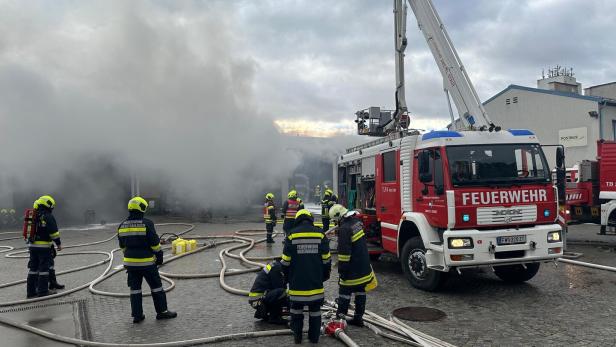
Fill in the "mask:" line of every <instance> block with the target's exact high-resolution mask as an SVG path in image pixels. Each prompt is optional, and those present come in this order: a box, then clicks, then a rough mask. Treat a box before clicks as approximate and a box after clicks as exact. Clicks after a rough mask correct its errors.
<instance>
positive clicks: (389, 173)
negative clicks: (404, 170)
mask: <svg viewBox="0 0 616 347" xmlns="http://www.w3.org/2000/svg"><path fill="white" fill-rule="evenodd" d="M383 182H396V151H390V152H387V153H383Z"/></svg>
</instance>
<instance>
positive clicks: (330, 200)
mask: <svg viewBox="0 0 616 347" xmlns="http://www.w3.org/2000/svg"><path fill="white" fill-rule="evenodd" d="M337 203H338V197H337V196H336V194H332V195H326V196H324V197H323V200H321V217H323V218H325V219H329V209H330V208H332V206H334V205H335V204H337Z"/></svg>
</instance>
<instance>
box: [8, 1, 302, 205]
mask: <svg viewBox="0 0 616 347" xmlns="http://www.w3.org/2000/svg"><path fill="white" fill-rule="evenodd" d="M61 4H63V5H58V4H57V3H56V2H50V3H38V2H27V3H24V2H9V3H4V4H0V9H1V10H0V178H2V177H1V176H4V182H5V185H4V186H2V185H1V184H2V181H1V180H0V189H1V190H4V191H5V193H6V192H7V191H8V190H11V189H12V190H17V191H26V192H32V194H38V193H42V192H49V193H53V194H56V197H57V198H58V200H60V201H61V202H62V203H63V206H64V209H66V210H74V211H76V213H82V211H84V210H85V209H87V208H94V209H97V211H98V210H100V209H101V208H103V206H107V207H111V206H114V208H115V206H118V209H122V208H124V204H125V197H126V194H127V193H129V191H127V189H129V186H128V182H129V181H128V178H129V177H130V173H131V172H137V173H138V174H139V176H140V177H141V179H142V180H144V179H148V178H150V179H151V178H155V179H156V180H158V182H164V183H165V184H168V185H169V186H171V187H172V188H173V190H174V191H175V192H177V193H178V194H179V195H180V196H182V197H183V198H184V200H185V201H186V200H188V201H190V202H192V203H195V204H198V205H199V206H201V207H205V208H210V207H213V206H217V207H225V206H233V205H236V204H237V203H239V202H242V201H245V200H246V197H248V196H251V195H255V194H260V193H261V192H262V190H263V189H265V188H266V187H272V186H276V185H277V184H278V182H279V181H280V180H281V179H284V178H286V177H287V176H288V175H289V173H290V172H291V171H292V170H293V169H294V168H295V167H296V166H297V165H298V161H299V159H298V158H297V157H296V156H295V155H292V152H288V151H286V150H285V145H284V144H283V139H282V138H281V136H280V135H279V134H278V133H277V131H276V130H275V129H274V128H273V126H272V125H271V124H272V123H271V119H269V118H268V117H267V116H265V115H263V114H260V113H259V112H258V110H256V109H255V106H254V99H253V93H252V91H253V88H255V86H254V85H253V84H252V82H253V76H254V74H255V70H256V68H257V67H256V65H255V63H254V62H253V61H252V60H251V59H250V58H249V57H244V56H242V54H241V53H242V52H241V46H238V45H237V43H238V42H237V38H236V37H234V32H233V30H232V25H233V23H232V17H231V16H230V11H229V9H228V8H226V7H225V6H226V5H225V4H224V3H223V2H197V3H183V2H182V3H179V2H170V3H164V2H161V3H158V2H155V3H149V2H148V3H146V2H134V1H100V2H76V3H75V2H72V3H71V4H70V5H67V4H65V3H61ZM6 182H8V183H6ZM0 195H1V194H0Z"/></svg>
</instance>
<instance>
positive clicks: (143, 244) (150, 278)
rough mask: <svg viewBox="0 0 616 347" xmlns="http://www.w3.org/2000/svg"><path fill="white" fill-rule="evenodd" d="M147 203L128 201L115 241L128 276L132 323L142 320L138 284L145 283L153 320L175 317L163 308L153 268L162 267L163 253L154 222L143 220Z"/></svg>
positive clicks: (164, 302) (164, 303)
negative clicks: (125, 216)
mask: <svg viewBox="0 0 616 347" xmlns="http://www.w3.org/2000/svg"><path fill="white" fill-rule="evenodd" d="M147 208H148V203H147V201H146V200H145V199H143V198H142V197H139V196H136V197H134V198H132V199H130V201H129V202H128V211H129V215H128V218H127V219H126V220H125V221H123V222H122V223H120V226H119V227H118V241H119V243H120V248H122V251H123V252H124V268H126V270H127V271H126V272H127V273H128V286H129V287H130V307H131V315H132V317H133V323H139V322H141V321H143V320H144V319H145V315H144V314H143V307H142V302H141V301H142V293H141V284H142V282H143V279H145V280H146V282H148V285H149V286H150V289H151V291H152V300H153V301H154V308H155V309H156V319H169V318H175V317H177V313H175V312H173V311H169V310H168V309H167V297H166V295H165V291H164V290H163V284H162V281H161V279H160V274H159V273H158V267H157V265H162V264H163V251H162V250H161V248H160V239H159V238H158V235H157V234H156V229H155V228H154V223H153V222H152V221H151V220H149V219H147V218H143V216H144V214H145V211H146V210H147Z"/></svg>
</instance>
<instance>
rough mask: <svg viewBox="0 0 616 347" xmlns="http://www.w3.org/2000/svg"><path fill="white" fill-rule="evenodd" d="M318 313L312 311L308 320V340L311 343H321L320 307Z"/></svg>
mask: <svg viewBox="0 0 616 347" xmlns="http://www.w3.org/2000/svg"><path fill="white" fill-rule="evenodd" d="M318 309H319V310H318V311H314V312H313V311H312V310H311V311H310V317H309V318H308V339H309V340H310V342H311V343H319V336H320V335H321V308H320V307H318Z"/></svg>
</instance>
